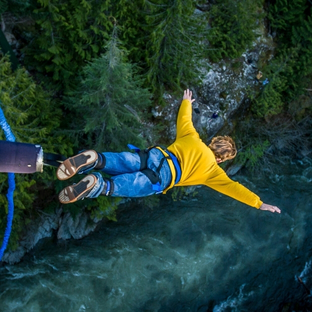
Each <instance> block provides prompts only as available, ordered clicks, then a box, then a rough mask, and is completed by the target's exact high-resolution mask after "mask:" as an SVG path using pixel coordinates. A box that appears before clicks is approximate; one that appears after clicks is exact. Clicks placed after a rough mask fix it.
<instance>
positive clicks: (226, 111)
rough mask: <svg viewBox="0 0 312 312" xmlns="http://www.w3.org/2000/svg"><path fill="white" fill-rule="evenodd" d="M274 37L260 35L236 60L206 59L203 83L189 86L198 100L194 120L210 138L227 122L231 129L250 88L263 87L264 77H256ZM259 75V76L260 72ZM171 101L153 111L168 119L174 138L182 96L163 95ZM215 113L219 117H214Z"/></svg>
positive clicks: (169, 134) (169, 135)
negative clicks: (260, 63)
mask: <svg viewBox="0 0 312 312" xmlns="http://www.w3.org/2000/svg"><path fill="white" fill-rule="evenodd" d="M273 50H274V47H273V41H272V38H271V37H265V36H264V35H261V36H260V37H259V39H258V40H257V42H255V44H254V46H253V48H252V49H251V50H248V51H246V52H244V53H243V54H242V56H241V57H239V58H237V59H234V60H228V61H225V60H222V61H220V62H219V63H216V64H209V63H208V62H206V61H203V67H202V69H201V72H202V76H203V79H202V84H201V86H189V88H190V89H191V90H192V91H193V96H194V98H195V99H196V101H195V102H194V103H193V107H194V109H196V110H195V111H194V112H193V123H194V125H195V128H196V129H197V130H198V131H199V132H200V133H204V134H206V135H207V138H208V139H211V138H212V137H213V136H214V135H215V134H216V133H217V132H218V131H219V130H220V129H221V128H222V127H223V126H224V125H225V124H226V125H228V126H229V131H231V128H232V125H231V116H233V114H234V113H237V112H239V110H240V109H242V106H243V104H245V102H246V98H247V91H248V89H250V90H252V89H254V88H261V85H262V81H263V80H264V79H265V77H261V78H260V80H258V79H257V75H258V74H259V71H260V70H261V68H258V61H259V59H260V58H261V59H263V58H264V57H265V58H266V59H269V58H270V57H272V55H273ZM258 77H259V76H258ZM164 99H165V101H166V102H167V103H168V105H167V106H166V107H165V108H162V107H155V108H154V110H153V115H154V117H155V118H156V120H162V122H163V121H166V122H167V124H168V127H167V128H168V129H167V135H168V138H169V139H170V140H174V139H175V129H176V128H175V127H176V126H175V121H176V115H177V112H178V109H179V106H180V102H181V99H180V98H179V99H176V98H174V97H172V96H171V95H170V94H165V95H164ZM214 114H217V115H218V117H216V118H212V116H213V115H214Z"/></svg>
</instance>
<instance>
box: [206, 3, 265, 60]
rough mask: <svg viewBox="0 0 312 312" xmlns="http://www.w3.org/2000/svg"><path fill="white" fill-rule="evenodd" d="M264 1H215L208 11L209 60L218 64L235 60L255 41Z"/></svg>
mask: <svg viewBox="0 0 312 312" xmlns="http://www.w3.org/2000/svg"><path fill="white" fill-rule="evenodd" d="M262 3H263V0H257V1H254V0H243V1H241V0H225V1H224V0H216V1H215V3H214V4H213V5H212V7H211V10H210V12H209V18H210V26H211V30H210V32H209V34H208V40H209V48H208V57H209V58H210V59H211V60H212V61H214V62H218V61H219V60H220V59H222V58H226V57H227V58H236V57H238V56H240V55H241V54H242V52H244V51H245V50H246V49H247V48H249V47H250V46H251V44H252V42H253V41H254V40H255V39H256V33H255V29H256V28H257V27H258V25H257V22H258V20H259V19H260V18H261V15H260V14H259V13H258V11H259V9H260V8H261V7H262Z"/></svg>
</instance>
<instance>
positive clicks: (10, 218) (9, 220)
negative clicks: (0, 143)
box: [0, 101, 15, 261]
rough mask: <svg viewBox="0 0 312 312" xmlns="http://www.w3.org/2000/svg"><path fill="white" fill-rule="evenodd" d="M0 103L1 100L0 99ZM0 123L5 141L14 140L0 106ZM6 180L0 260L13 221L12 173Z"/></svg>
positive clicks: (13, 183)
mask: <svg viewBox="0 0 312 312" xmlns="http://www.w3.org/2000/svg"><path fill="white" fill-rule="evenodd" d="M0 104H2V103H1V101H0ZM0 125H1V128H2V129H3V131H4V134H5V137H6V140H7V141H10V142H14V141H15V136H14V134H13V133H12V131H11V128H10V126H9V124H8V123H7V121H6V119H5V117H4V114H3V111H2V109H1V107H0ZM8 180H9V189H8V192H7V199H8V216H7V226H6V229H5V232H4V237H3V242H2V246H1V248H0V261H1V259H2V256H3V253H4V251H5V249H6V247H7V245H8V242H9V238H10V234H11V229H12V223H13V214H14V201H13V193H14V190H15V177H14V173H8Z"/></svg>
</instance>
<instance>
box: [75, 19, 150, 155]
mask: <svg viewBox="0 0 312 312" xmlns="http://www.w3.org/2000/svg"><path fill="white" fill-rule="evenodd" d="M106 48H107V51H106V52H105V54H103V55H102V56H101V57H99V58H97V59H94V60H93V61H92V62H90V63H89V64H88V65H86V66H85V67H84V69H83V73H82V81H81V84H80V85H79V87H78V89H77V92H76V95H75V97H74V98H72V99H71V103H72V104H71V106H72V107H74V108H75V110H76V111H77V112H78V114H79V113H80V114H81V119H82V121H83V126H82V125H81V126H82V127H83V130H84V131H85V133H87V139H88V142H87V144H88V145H89V146H92V147H93V148H95V149H97V150H100V151H101V150H107V149H113V150H123V149H124V148H125V145H126V144H127V143H130V142H133V143H138V142H140V141H141V140H140V138H139V137H138V135H139V134H140V131H141V128H142V121H141V117H140V116H141V112H142V111H143V110H144V109H146V108H147V107H148V105H149V104H150V94H149V92H148V91H147V90H146V89H143V88H142V79H141V78H140V77H139V76H137V75H136V69H135V66H133V65H132V64H130V63H128V62H127V61H126V59H125V56H126V51H125V50H123V49H122V48H121V47H120V43H119V41H118V37H117V26H116V25H115V26H114V28H113V32H112V36H111V38H110V40H109V42H108V44H107V46H106Z"/></svg>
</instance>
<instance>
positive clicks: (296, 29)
mask: <svg viewBox="0 0 312 312" xmlns="http://www.w3.org/2000/svg"><path fill="white" fill-rule="evenodd" d="M309 6H310V5H309V3H308V1H306V0H295V1H288V0H276V1H275V2H274V3H273V4H272V5H271V6H270V11H269V14H268V17H269V19H270V22H271V25H272V28H273V30H274V31H276V32H277V37H276V38H277V43H278V48H277V52H276V56H275V58H274V59H272V60H271V62H270V63H269V64H268V66H267V67H266V68H265V69H264V70H263V72H264V75H263V76H264V77H267V78H268V79H269V81H270V83H269V84H268V85H266V86H265V87H264V88H263V89H262V90H261V91H260V93H259V95H258V96H257V97H256V99H255V100H254V102H253V112H254V113H255V114H256V115H257V116H260V117H270V116H273V115H276V114H279V113H281V112H282V111H283V110H286V109H287V107H288V104H289V103H290V102H293V101H294V100H295V99H297V98H298V96H300V95H301V94H303V93H304V92H305V88H306V87H307V85H308V83H309V79H308V76H309V75H311V73H312V40H311V33H312V17H311V13H312V8H311V6H310V7H309Z"/></svg>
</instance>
